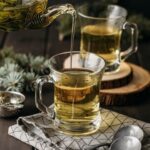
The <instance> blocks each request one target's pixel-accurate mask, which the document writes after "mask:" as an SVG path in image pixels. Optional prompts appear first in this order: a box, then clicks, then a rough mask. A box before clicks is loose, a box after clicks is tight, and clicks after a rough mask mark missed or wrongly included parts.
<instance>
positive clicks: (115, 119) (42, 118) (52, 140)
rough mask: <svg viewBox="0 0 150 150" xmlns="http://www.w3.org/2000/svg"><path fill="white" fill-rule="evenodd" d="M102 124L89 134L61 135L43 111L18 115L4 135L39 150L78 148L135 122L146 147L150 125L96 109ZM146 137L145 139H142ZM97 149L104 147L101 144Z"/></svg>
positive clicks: (108, 139)
mask: <svg viewBox="0 0 150 150" xmlns="http://www.w3.org/2000/svg"><path fill="white" fill-rule="evenodd" d="M100 112H101V116H102V124H101V127H100V129H99V131H98V132H97V133H95V134H93V135H90V136H83V137H76V136H69V135H64V134H61V133H59V132H57V131H55V130H53V129H52V128H51V124H52V120H51V119H49V118H48V117H47V116H46V115H44V114H43V113H39V114H35V115H32V116H27V117H21V118H19V120H18V124H15V125H13V126H10V127H9V130H8V134H9V135H11V136H13V137H15V138H17V139H19V140H21V141H23V142H25V143H27V144H29V145H32V146H33V147H35V148H37V149H39V150H82V149H83V147H84V146H85V145H95V144H99V143H103V142H111V140H112V138H113V135H114V133H115V132H116V131H117V130H118V129H119V128H121V127H123V126H126V125H132V124H135V125H138V126H139V127H141V128H142V129H143V131H144V134H145V138H144V142H143V148H142V149H143V150H150V140H149V138H148V137H150V124H149V123H145V122H143V121H140V120H136V119H133V118H130V117H128V116H125V115H122V114H119V113H116V112H113V111H110V110H107V109H103V108H101V109H100ZM145 139H146V140H145ZM99 150H107V148H106V147H101V148H99Z"/></svg>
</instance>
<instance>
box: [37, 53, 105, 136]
mask: <svg viewBox="0 0 150 150" xmlns="http://www.w3.org/2000/svg"><path fill="white" fill-rule="evenodd" d="M49 64H50V66H49V67H50V74H49V75H48V76H44V77H41V78H39V79H37V81H36V92H35V102H36V106H37V108H38V109H39V110H41V111H42V112H44V113H46V114H47V115H49V116H50V117H52V111H51V110H50V108H49V107H48V106H46V105H45V104H44V103H43V99H42V86H43V84H45V83H47V82H50V83H53V84H54V114H55V115H54V126H55V128H56V129H57V130H58V131H60V132H63V133H67V134H71V135H88V134H92V133H94V132H96V131H97V130H98V129H99V127H100V124H101V115H100V111H99V107H100V95H99V93H100V92H99V90H100V83H101V79H102V75H103V72H104V68H105V61H104V60H103V59H102V58H101V57H99V56H97V55H95V54H93V53H88V54H86V55H85V54H82V53H80V52H79V51H73V52H64V53H60V54H57V55H55V56H53V57H51V58H50V60H49Z"/></svg>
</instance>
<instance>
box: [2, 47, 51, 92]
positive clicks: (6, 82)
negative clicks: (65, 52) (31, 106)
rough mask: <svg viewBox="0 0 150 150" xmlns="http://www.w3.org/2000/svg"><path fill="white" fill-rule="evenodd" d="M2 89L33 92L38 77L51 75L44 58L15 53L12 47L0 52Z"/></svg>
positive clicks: (46, 60)
mask: <svg viewBox="0 0 150 150" xmlns="http://www.w3.org/2000/svg"><path fill="white" fill-rule="evenodd" d="M0 58H1V59H0V66H1V67H0V87H1V89H5V90H13V91H19V92H23V91H27V92H28V91H33V90H34V81H35V80H36V79H37V77H39V76H41V75H45V74H48V73H49V68H48V63H49V61H48V59H46V58H44V57H43V56H36V57H35V56H33V55H31V54H28V55H27V54H21V53H15V52H14V50H13V48H12V47H6V48H3V49H2V50H1V51H0Z"/></svg>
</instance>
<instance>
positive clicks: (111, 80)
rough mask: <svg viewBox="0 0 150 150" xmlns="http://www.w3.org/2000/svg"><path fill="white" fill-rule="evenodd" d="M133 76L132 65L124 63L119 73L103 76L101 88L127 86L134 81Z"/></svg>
mask: <svg viewBox="0 0 150 150" xmlns="http://www.w3.org/2000/svg"><path fill="white" fill-rule="evenodd" d="M132 75H133V74H132V68H131V67H130V65H129V64H127V63H125V62H123V63H121V65H120V69H119V71H118V72H115V73H112V74H104V75H103V78H102V83H101V88H102V89H110V88H117V87H121V86H124V85H127V84H128V83H129V82H130V81H131V80H132V77H133V76H132Z"/></svg>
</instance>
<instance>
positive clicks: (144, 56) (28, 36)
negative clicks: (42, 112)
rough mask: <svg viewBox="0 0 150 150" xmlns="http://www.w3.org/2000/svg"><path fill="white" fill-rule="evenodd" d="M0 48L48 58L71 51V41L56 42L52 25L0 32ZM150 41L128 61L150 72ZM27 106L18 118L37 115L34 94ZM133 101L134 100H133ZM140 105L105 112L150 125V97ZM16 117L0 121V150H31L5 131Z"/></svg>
mask: <svg viewBox="0 0 150 150" xmlns="http://www.w3.org/2000/svg"><path fill="white" fill-rule="evenodd" d="M0 40H1V42H0V48H2V47H5V46H13V47H14V49H15V50H16V51H17V52H23V53H29V52H30V53H32V54H34V55H46V54H47V55H49V56H52V55H54V54H56V53H59V52H63V51H68V50H69V48H70V39H67V40H64V41H58V33H57V31H56V30H55V23H54V24H52V26H51V27H50V28H47V29H45V30H44V29H42V30H34V31H17V32H12V33H9V34H7V33H4V32H0ZM74 49H75V50H79V40H78V39H76V41H75V47H74ZM149 51H150V41H147V42H144V41H143V42H142V43H140V44H139V52H138V53H137V54H134V55H133V56H131V57H130V59H129V60H128V61H130V62H133V63H136V64H138V65H141V66H142V67H144V68H146V69H148V70H150V65H149V64H150V52H149ZM48 95H49V96H46V97H48V98H47V101H49V103H52V100H53V90H51V91H50V93H48ZM25 96H26V102H25V107H24V109H23V110H22V111H21V112H20V114H19V116H27V115H31V114H34V113H37V112H38V110H37V109H36V107H35V104H34V93H26V94H25ZM135 98H136V97H135ZM140 100H141V102H140V103H138V104H136V103H135V104H134V105H132V106H122V107H119V106H118V107H117V106H111V107H107V108H108V109H111V110H114V111H117V112H119V113H122V114H125V115H128V116H130V117H133V118H137V119H140V120H143V121H146V122H149V123H150V93H149V94H148V95H147V97H146V98H145V99H143V97H140ZM17 117H18V116H16V117H13V118H0V150H31V149H33V148H32V147H31V146H29V145H26V144H24V143H22V142H20V141H19V140H16V139H15V138H13V137H11V136H9V135H8V134H7V133H8V127H9V126H11V125H13V124H15V123H16V119H17Z"/></svg>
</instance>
